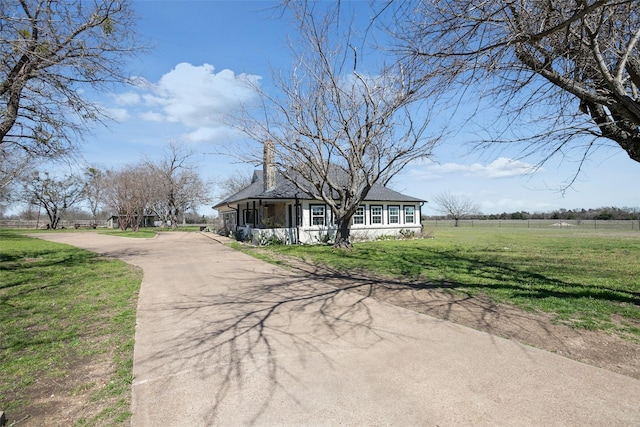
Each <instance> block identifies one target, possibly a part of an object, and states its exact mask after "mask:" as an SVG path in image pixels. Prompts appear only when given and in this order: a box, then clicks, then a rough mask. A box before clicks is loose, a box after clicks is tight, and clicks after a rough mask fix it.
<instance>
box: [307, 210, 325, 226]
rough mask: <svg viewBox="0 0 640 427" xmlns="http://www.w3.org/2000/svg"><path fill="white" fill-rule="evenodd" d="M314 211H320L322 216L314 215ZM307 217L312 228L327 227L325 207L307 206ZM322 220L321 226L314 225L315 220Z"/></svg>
mask: <svg viewBox="0 0 640 427" xmlns="http://www.w3.org/2000/svg"><path fill="white" fill-rule="evenodd" d="M314 209H322V215H320V214H319V213H314ZM309 217H310V223H311V225H312V226H321V227H324V226H326V225H327V207H326V206H325V205H309ZM320 219H321V220H322V224H316V223H315V221H316V220H320Z"/></svg>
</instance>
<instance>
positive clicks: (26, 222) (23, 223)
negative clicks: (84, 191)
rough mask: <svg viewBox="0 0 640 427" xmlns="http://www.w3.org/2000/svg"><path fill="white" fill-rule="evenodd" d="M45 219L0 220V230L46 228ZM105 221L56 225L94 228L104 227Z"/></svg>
mask: <svg viewBox="0 0 640 427" xmlns="http://www.w3.org/2000/svg"><path fill="white" fill-rule="evenodd" d="M48 224H49V221H48V220H47V219H42V218H41V219H40V220H36V219H0V228H32V229H34V230H35V229H38V228H47V225H48ZM106 226H107V221H105V220H98V221H94V220H92V219H63V220H60V222H59V223H58V228H63V227H64V228H96V227H106Z"/></svg>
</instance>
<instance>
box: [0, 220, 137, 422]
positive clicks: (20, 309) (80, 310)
mask: <svg viewBox="0 0 640 427" xmlns="http://www.w3.org/2000/svg"><path fill="white" fill-rule="evenodd" d="M141 281H142V273H141V271H140V270H139V269H137V268H135V267H132V266H130V265H127V264H126V263H124V262H122V261H116V260H105V259H100V258H99V257H98V256H97V255H96V254H94V253H91V252H88V251H85V250H82V249H78V248H74V247H72V246H68V245H63V244H58V243H51V242H47V241H43V240H38V239H32V238H29V237H25V236H22V235H19V234H17V233H14V232H7V231H0V336H1V337H2V340H1V341H0V372H2V375H0V410H3V411H5V413H6V415H7V417H8V418H9V425H11V423H13V422H20V421H27V420H28V421H27V422H26V424H29V425H35V424H34V423H38V422H42V421H45V420H46V421H48V422H54V423H55V422H64V424H65V425H74V424H75V425H104V426H107V425H109V426H111V425H126V424H128V420H129V417H130V401H131V381H132V364H133V344H134V331H135V319H136V304H137V296H138V291H139V288H140V284H141ZM66 412H68V413H69V415H68V417H67V418H65V416H63V415H62V414H64V413H66ZM17 425H20V424H17ZM52 425H53V424H52ZM57 425H62V424H57Z"/></svg>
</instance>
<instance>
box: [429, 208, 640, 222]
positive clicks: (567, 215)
mask: <svg viewBox="0 0 640 427" xmlns="http://www.w3.org/2000/svg"><path fill="white" fill-rule="evenodd" d="M422 219H423V220H444V219H450V216H449V215H423V216H422ZM461 219H465V220H472V219H474V220H475V219H477V220H497V219H498V220H499V219H502V220H528V219H557V220H574V221H575V220H578V221H580V220H598V221H607V220H612V221H625V220H640V207H627V206H623V207H616V206H602V207H599V208H589V209H584V208H577V209H564V208H561V209H555V210H551V211H546V212H527V211H515V212H502V213H499V214H483V213H475V214H469V215H466V216H465V217H464V218H461Z"/></svg>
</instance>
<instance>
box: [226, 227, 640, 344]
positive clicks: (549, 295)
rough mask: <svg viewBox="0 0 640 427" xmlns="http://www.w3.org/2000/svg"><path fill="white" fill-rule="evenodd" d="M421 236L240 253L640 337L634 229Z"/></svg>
mask: <svg viewBox="0 0 640 427" xmlns="http://www.w3.org/2000/svg"><path fill="white" fill-rule="evenodd" d="M521 224H522V222H521ZM424 233H425V235H429V236H430V237H433V238H428V239H415V240H391V239H389V240H380V241H375V242H363V243H356V244H354V247H353V249H352V250H350V251H337V250H334V249H333V248H331V247H330V246H270V247H268V248H267V249H266V251H267V252H266V253H264V250H263V249H257V248H250V247H244V248H243V250H246V251H247V252H249V253H251V252H253V253H259V252H262V255H261V256H262V257H263V258H264V257H267V258H268V257H271V259H274V260H275V259H278V258H281V257H282V256H286V257H297V258H300V259H302V260H304V261H306V262H311V263H317V264H322V265H327V266H331V268H335V269H338V270H341V271H346V272H349V271H366V272H368V273H369V274H373V275H378V276H381V277H390V278H398V279H401V280H403V281H406V282H407V283H411V284H413V285H416V284H418V285H419V284H423V285H425V284H428V285H429V287H431V288H441V289H443V290H446V291H447V292H458V293H464V294H466V295H478V296H483V297H486V298H489V299H490V300H492V301H495V302H498V303H505V304H510V305H514V306H517V307H519V308H521V309H523V310H527V311H543V312H546V313H551V314H552V315H553V316H554V319H555V321H556V322H560V323H562V324H566V325H569V326H571V327H574V328H586V329H591V330H602V331H607V332H611V333H615V334H617V335H620V336H622V337H625V338H627V339H632V340H634V341H637V340H640V262H638V261H639V260H640V231H638V230H637V229H636V230H630V229H628V230H624V229H597V228H590V227H546V228H542V227H531V228H522V227H521V228H515V227H458V228H454V227H429V225H427V226H426V227H425V229H424ZM237 246H239V245H237ZM279 262H282V260H280V261H279Z"/></svg>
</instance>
